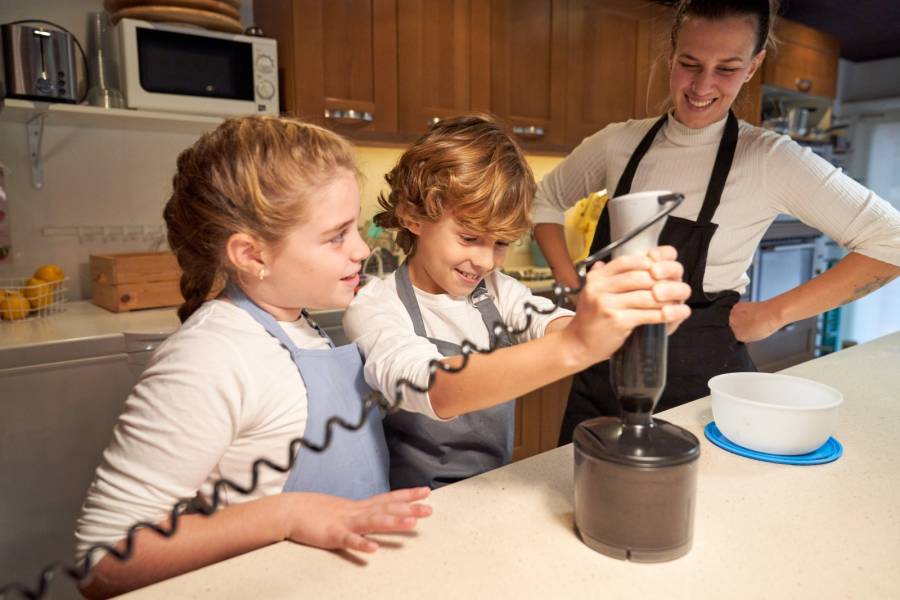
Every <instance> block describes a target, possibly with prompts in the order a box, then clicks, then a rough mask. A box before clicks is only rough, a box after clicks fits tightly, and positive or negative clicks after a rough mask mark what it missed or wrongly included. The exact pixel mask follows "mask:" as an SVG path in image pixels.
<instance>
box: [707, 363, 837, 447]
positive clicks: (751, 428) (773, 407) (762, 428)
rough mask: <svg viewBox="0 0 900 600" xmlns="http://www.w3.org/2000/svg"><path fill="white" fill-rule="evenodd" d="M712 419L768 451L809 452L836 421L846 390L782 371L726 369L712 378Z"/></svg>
mask: <svg viewBox="0 0 900 600" xmlns="http://www.w3.org/2000/svg"><path fill="white" fill-rule="evenodd" d="M709 389H710V392H711V394H712V412H713V419H714V420H715V422H716V426H717V427H718V428H719V431H721V432H722V435H724V436H725V437H726V438H728V439H729V440H731V441H732V442H734V443H735V444H738V445H739V446H743V447H744V448H748V449H750V450H755V451H757V452H765V453H767V454H782V455H798V454H807V453H809V452H812V451H814V450H816V449H818V448H820V447H821V446H822V445H823V444H824V443H825V442H826V441H828V438H829V437H830V436H831V434H832V433H833V432H834V429H835V426H836V425H837V418H838V407H839V406H840V405H841V403H842V402H843V401H844V397H843V395H842V394H841V393H840V392H839V391H838V390H836V389H834V388H832V387H829V386H827V385H825V384H822V383H818V382H816V381H811V380H809V379H804V378H802V377H794V376H792V375H782V374H778V373H726V374H724V375H717V376H716V377H713V378H712V379H710V380H709Z"/></svg>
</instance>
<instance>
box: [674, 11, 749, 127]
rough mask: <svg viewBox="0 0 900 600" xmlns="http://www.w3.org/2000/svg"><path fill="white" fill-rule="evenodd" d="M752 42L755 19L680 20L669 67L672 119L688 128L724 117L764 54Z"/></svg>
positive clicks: (702, 125) (695, 18)
mask: <svg viewBox="0 0 900 600" xmlns="http://www.w3.org/2000/svg"><path fill="white" fill-rule="evenodd" d="M755 43H756V23H755V19H754V18H748V17H729V18H726V19H717V20H710V19H704V18H698V17H689V18H687V19H685V21H684V23H682V26H681V30H680V31H679V33H678V40H677V47H676V48H675V50H674V52H673V53H672V57H671V65H670V67H671V68H670V71H669V93H670V94H671V96H672V102H673V104H674V105H675V118H676V119H678V121H679V122H681V123H682V124H684V125H687V126H688V127H691V128H693V129H699V128H701V127H705V126H707V125H710V124H711V123H715V122H716V121H720V120H722V119H724V118H725V115H726V114H728V109H729V108H731V105H732V104H733V103H734V99H735V98H736V97H737V95H738V93H739V92H740V91H741V86H743V85H744V83H745V82H747V81H749V80H750V78H751V77H752V76H753V74H754V73H755V72H756V69H757V68H759V65H760V64H761V63H762V61H763V58H765V54H766V52H765V50H763V51H761V52H760V53H759V54H757V55H756V56H754V55H753V49H754V46H755Z"/></svg>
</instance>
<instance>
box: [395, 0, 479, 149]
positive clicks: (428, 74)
mask: <svg viewBox="0 0 900 600" xmlns="http://www.w3.org/2000/svg"><path fill="white" fill-rule="evenodd" d="M397 9H398V10H397V59H398V67H399V71H398V76H397V77H398V85H399V90H398V95H397V103H398V120H399V129H400V131H401V132H402V133H404V134H421V133H422V132H424V131H425V130H426V129H427V128H428V126H429V125H430V124H431V123H433V122H434V121H435V120H437V119H444V118H447V117H452V116H455V115H459V114H463V113H469V112H488V111H489V110H490V65H489V64H488V57H489V55H490V25H489V24H490V6H489V4H488V3H486V2H483V1H480V0H398V3H397Z"/></svg>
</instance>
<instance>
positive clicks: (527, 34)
mask: <svg viewBox="0 0 900 600" xmlns="http://www.w3.org/2000/svg"><path fill="white" fill-rule="evenodd" d="M490 38H491V51H490V69H491V71H490V82H491V83H490V85H491V91H490V103H491V110H492V112H493V113H494V114H496V115H497V116H498V117H500V118H502V119H504V120H505V121H506V122H507V123H508V124H509V125H510V127H511V129H512V131H513V133H514V134H515V135H516V137H517V139H518V141H519V142H521V143H522V147H523V148H524V149H525V150H526V151H529V150H557V151H562V150H565V145H564V144H565V93H566V71H565V65H566V56H565V49H566V0H491V13H490Z"/></svg>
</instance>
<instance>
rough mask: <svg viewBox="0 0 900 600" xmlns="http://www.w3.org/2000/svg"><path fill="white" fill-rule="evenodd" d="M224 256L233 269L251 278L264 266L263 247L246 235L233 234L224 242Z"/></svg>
mask: <svg viewBox="0 0 900 600" xmlns="http://www.w3.org/2000/svg"><path fill="white" fill-rule="evenodd" d="M225 254H226V256H228V261H229V262H230V263H231V264H232V265H233V266H234V268H235V269H237V270H238V271H240V272H243V273H246V274H248V275H250V276H251V277H256V275H257V274H258V273H259V271H260V269H262V268H264V267H265V266H266V263H265V256H264V248H263V245H262V244H261V243H260V242H259V240H257V239H256V238H254V237H253V236H251V235H247V234H246V233H233V234H232V235H231V237H229V238H228V241H227V242H225Z"/></svg>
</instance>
